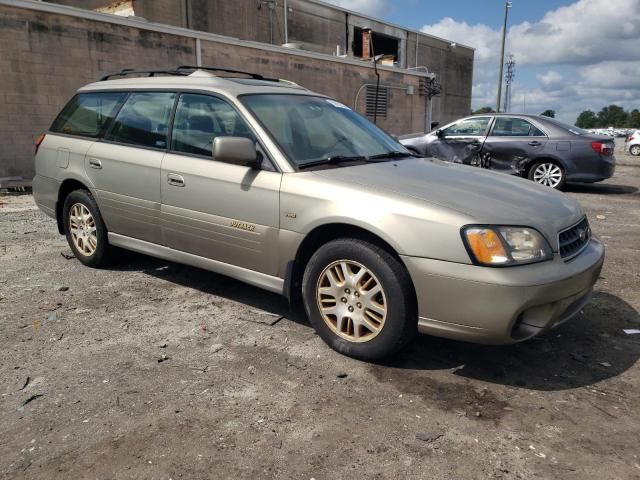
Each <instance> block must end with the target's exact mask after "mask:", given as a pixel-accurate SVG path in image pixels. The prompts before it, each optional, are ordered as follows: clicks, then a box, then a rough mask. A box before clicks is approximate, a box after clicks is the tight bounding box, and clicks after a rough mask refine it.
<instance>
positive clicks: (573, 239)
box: [558, 217, 591, 262]
mask: <svg viewBox="0 0 640 480" xmlns="http://www.w3.org/2000/svg"><path fill="white" fill-rule="evenodd" d="M589 240H591V227H589V221H588V220H587V217H584V218H583V219H582V220H581V221H580V222H579V223H577V224H576V225H574V226H573V227H570V228H567V229H566V230H563V231H562V232H560V233H559V234H558V243H559V245H560V256H561V257H562V259H563V260H564V261H565V262H566V261H569V260H571V259H572V258H574V257H576V256H577V255H579V254H580V252H582V251H583V250H584V249H585V248H586V247H587V245H588V244H589Z"/></svg>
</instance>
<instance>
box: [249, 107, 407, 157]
mask: <svg viewBox="0 0 640 480" xmlns="http://www.w3.org/2000/svg"><path fill="white" fill-rule="evenodd" d="M241 100H242V102H243V103H244V104H245V105H246V106H247V108H249V110H251V112H252V113H253V114H254V116H255V117H256V118H257V119H258V121H260V123H261V124H262V125H263V126H264V127H265V128H266V129H267V130H268V132H269V133H270V134H271V136H272V137H273V139H274V140H275V141H276V142H277V143H278V145H279V146H280V148H281V149H282V150H283V151H284V153H285V154H286V155H287V156H288V157H289V159H290V160H291V161H293V162H294V163H295V164H296V165H297V166H298V167H299V168H304V167H305V166H313V165H317V164H325V163H339V162H366V161H374V160H377V161H380V160H382V159H387V158H391V159H395V158H401V157H403V156H407V157H408V156H411V154H410V153H409V151H408V150H406V149H405V148H404V147H403V146H402V145H401V144H400V143H398V142H397V141H396V140H394V139H393V138H392V137H391V136H389V135H387V134H386V133H385V132H383V131H382V130H380V129H379V128H378V127H376V126H375V125H374V124H372V123H371V122H369V121H368V120H367V119H365V118H364V117H362V116H361V115H359V114H358V113H356V112H354V111H353V110H351V109H350V108H349V107H347V106H345V105H343V104H341V103H339V102H336V101H335V100H330V99H327V98H322V97H313V96H309V95H287V94H284V95H283V94H255V95H245V96H243V97H241Z"/></svg>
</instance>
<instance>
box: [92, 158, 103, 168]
mask: <svg viewBox="0 0 640 480" xmlns="http://www.w3.org/2000/svg"><path fill="white" fill-rule="evenodd" d="M89 166H90V167H91V168H95V169H98V170H100V169H101V168H102V162H101V161H100V160H98V159H97V158H90V159H89Z"/></svg>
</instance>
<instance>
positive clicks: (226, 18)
mask: <svg viewBox="0 0 640 480" xmlns="http://www.w3.org/2000/svg"><path fill="white" fill-rule="evenodd" d="M52 1H53V2H54V3H65V4H68V5H74V6H77V7H80V8H95V5H98V6H102V5H103V4H104V3H109V1H111V2H112V1H114V0H52ZM257 3H258V2H257V0H133V4H134V9H135V12H136V15H139V16H141V17H144V18H145V19H147V20H149V21H152V22H159V23H166V24H169V25H176V26H181V27H187V28H193V29H196V30H202V31H207V32H211V33H216V34H220V35H226V36H230V37H236V38H240V39H245V40H251V41H257V42H264V43H268V42H269V41H270V35H269V30H270V21H269V9H268V8H267V6H266V5H263V6H262V8H261V9H260V10H258V9H257ZM283 3H284V2H283V1H282V0H279V1H277V6H276V8H275V10H274V17H273V18H274V21H273V39H274V43H275V44H282V43H283V42H284V5H283ZM287 3H288V10H289V11H288V15H287V16H288V22H287V24H288V31H289V42H290V43H300V44H302V45H303V47H304V48H306V49H309V50H313V51H316V52H321V53H326V54H334V53H335V51H336V46H337V45H341V47H342V49H343V50H342V51H343V52H346V53H348V54H350V55H352V54H353V52H352V51H351V46H352V43H353V37H354V27H360V28H362V27H371V28H373V30H374V31H375V32H377V33H381V34H385V35H388V36H391V37H394V38H397V39H398V40H399V41H400V51H399V59H398V60H399V64H400V66H401V67H404V68H408V67H414V66H416V61H415V45H416V32H414V31H411V30H408V29H406V28H403V27H400V26H397V25H393V24H389V23H387V22H384V21H382V20H378V19H374V18H370V17H366V16H363V15H359V14H357V13H354V12H349V11H347V10H344V9H340V8H337V7H335V6H332V5H327V4H324V3H322V2H317V1H314V0H287ZM185 9H186V11H187V12H188V13H187V15H186V17H188V20H185V18H186V17H185V13H184V11H185ZM419 38H420V40H419V49H418V63H417V65H418V66H422V67H426V68H427V69H428V70H429V71H430V72H433V73H435V74H436V75H437V76H438V79H437V80H438V82H440V83H441V84H442V86H443V92H442V94H441V96H440V97H439V98H437V99H435V101H434V106H433V120H434V121H437V122H440V124H445V123H448V122H450V121H452V120H455V119H456V118H459V117H461V116H465V115H468V114H469V113H470V111H471V86H472V85H471V84H472V77H473V55H474V52H473V50H472V49H470V48H468V47H464V46H457V47H456V48H452V47H451V42H448V41H446V40H442V39H438V38H435V37H431V36H428V35H420V37H419ZM344 49H346V50H344Z"/></svg>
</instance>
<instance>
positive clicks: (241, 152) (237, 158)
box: [213, 137, 259, 168]
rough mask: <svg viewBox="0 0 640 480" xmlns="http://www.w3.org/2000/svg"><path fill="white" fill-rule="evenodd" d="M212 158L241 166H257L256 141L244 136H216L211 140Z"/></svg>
mask: <svg viewBox="0 0 640 480" xmlns="http://www.w3.org/2000/svg"><path fill="white" fill-rule="evenodd" d="M213 159H214V160H217V161H218V162H225V163H231V164H233V165H241V166H243V167H251V168H258V166H259V162H258V153H257V151H256V142H254V141H253V140H249V139H248V138H245V137H216V138H215V139H214V140H213Z"/></svg>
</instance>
